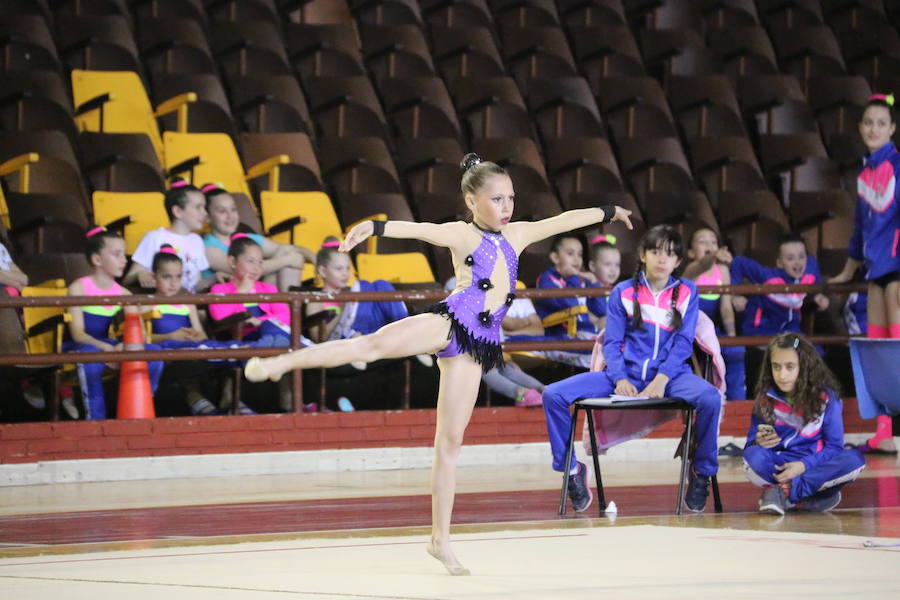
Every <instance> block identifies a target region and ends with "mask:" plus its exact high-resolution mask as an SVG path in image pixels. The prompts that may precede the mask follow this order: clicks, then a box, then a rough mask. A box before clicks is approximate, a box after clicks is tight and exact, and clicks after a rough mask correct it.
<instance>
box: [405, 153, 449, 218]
mask: <svg viewBox="0 0 900 600" xmlns="http://www.w3.org/2000/svg"><path fill="white" fill-rule="evenodd" d="M463 155H464V152H463V149H462V146H460V144H459V141H458V140H457V139H456V138H430V139H426V138H419V139H413V138H404V139H398V140H397V171H398V172H399V173H400V176H401V177H402V178H403V180H404V182H405V183H406V185H407V186H408V187H409V189H410V191H411V192H412V194H413V196H418V195H420V194H428V193H445V194H456V195H459V194H460V189H459V182H460V179H459V163H460V161H461V160H462V157H463ZM413 209H414V210H415V204H414V205H413ZM422 218H423V219H425V217H422ZM425 220H428V219H425Z"/></svg>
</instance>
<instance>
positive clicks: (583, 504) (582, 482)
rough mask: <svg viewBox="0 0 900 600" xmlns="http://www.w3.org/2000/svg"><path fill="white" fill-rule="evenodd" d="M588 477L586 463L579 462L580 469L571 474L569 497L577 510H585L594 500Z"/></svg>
mask: <svg viewBox="0 0 900 600" xmlns="http://www.w3.org/2000/svg"><path fill="white" fill-rule="evenodd" d="M588 479H589V478H588V470H587V467H586V466H584V463H578V471H577V472H576V473H575V474H574V475H569V498H570V499H571V500H572V508H574V509H575V512H584V511H585V510H587V508H588V506H590V505H591V502H592V501H593V500H594V495H593V494H592V493H591V486H590V485H588Z"/></svg>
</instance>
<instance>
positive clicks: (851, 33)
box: [836, 22, 900, 81]
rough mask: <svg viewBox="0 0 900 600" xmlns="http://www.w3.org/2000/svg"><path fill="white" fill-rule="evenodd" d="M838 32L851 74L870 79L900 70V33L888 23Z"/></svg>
mask: <svg viewBox="0 0 900 600" xmlns="http://www.w3.org/2000/svg"><path fill="white" fill-rule="evenodd" d="M836 35H837V39H838V42H839V44H840V46H841V50H842V51H843V54H844V57H845V58H846V59H847V66H848V67H849V69H850V71H851V72H852V73H854V74H856V75H862V76H864V77H866V78H867V79H869V80H870V81H871V80H874V79H878V78H879V77H880V76H882V75H887V74H896V73H898V72H900V33H898V32H897V30H896V29H895V28H893V27H891V25H890V24H889V23H887V22H881V23H876V24H872V25H871V26H868V27H865V28H857V29H844V30H837V31H836Z"/></svg>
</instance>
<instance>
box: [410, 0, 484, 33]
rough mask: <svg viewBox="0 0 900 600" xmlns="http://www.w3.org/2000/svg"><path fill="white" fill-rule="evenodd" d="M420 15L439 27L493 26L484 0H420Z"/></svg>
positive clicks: (430, 23)
mask: <svg viewBox="0 0 900 600" xmlns="http://www.w3.org/2000/svg"><path fill="white" fill-rule="evenodd" d="M419 6H421V10H422V17H423V18H424V19H425V22H427V23H428V24H429V25H439V26H441V27H487V28H492V27H493V26H494V19H493V17H491V10H490V9H489V8H488V5H487V2H485V0H458V1H455V2H448V1H447V0H421V1H420V2H419Z"/></svg>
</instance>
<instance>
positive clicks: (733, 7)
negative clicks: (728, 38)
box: [700, 0, 759, 29]
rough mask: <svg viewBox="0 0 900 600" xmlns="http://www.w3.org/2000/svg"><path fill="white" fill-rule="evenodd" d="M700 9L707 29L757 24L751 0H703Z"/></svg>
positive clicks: (754, 7) (756, 15) (757, 19)
mask: <svg viewBox="0 0 900 600" xmlns="http://www.w3.org/2000/svg"><path fill="white" fill-rule="evenodd" d="M700 11H701V12H702V13H703V21H704V22H705V23H706V27H707V28H708V29H732V28H734V27H747V26H754V25H759V14H758V13H757V12H756V4H755V3H754V2H753V0H703V1H702V2H701V7H700Z"/></svg>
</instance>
